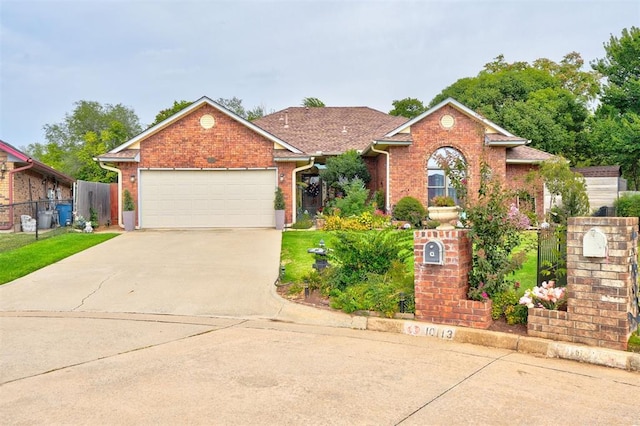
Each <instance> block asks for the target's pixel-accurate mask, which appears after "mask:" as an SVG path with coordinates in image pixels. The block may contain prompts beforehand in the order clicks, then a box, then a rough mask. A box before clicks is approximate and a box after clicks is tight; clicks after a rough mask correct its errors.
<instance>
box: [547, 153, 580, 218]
mask: <svg viewBox="0 0 640 426" xmlns="http://www.w3.org/2000/svg"><path fill="white" fill-rule="evenodd" d="M540 174H541V175H542V178H543V180H544V183H545V185H546V186H547V189H548V190H549V193H550V194H551V196H552V197H553V199H554V200H555V199H556V197H560V198H561V203H560V204H557V205H555V206H553V207H552V208H551V214H552V215H553V216H554V217H553V219H554V221H555V222H558V223H561V224H563V225H566V223H567V218H570V217H574V216H582V215H586V214H589V213H590V212H589V197H588V196H587V184H586V182H585V179H584V176H582V175H581V174H580V173H576V172H572V171H571V169H570V168H569V164H568V163H567V161H566V160H565V159H563V158H561V157H556V158H555V159H551V160H547V161H545V162H543V163H542V165H541V166H540Z"/></svg>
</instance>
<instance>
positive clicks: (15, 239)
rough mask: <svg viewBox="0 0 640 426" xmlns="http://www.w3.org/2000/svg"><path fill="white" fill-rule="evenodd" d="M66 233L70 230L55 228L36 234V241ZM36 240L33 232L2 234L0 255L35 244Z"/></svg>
mask: <svg viewBox="0 0 640 426" xmlns="http://www.w3.org/2000/svg"><path fill="white" fill-rule="evenodd" d="M68 232H70V228H56V229H51V230H47V231H46V232H43V231H40V232H38V240H46V239H47V238H51V237H56V236H58V235H61V234H66V233H68ZM38 240H36V234H35V233H34V232H31V233H25V232H19V233H11V234H9V233H7V234H5V233H2V234H0V253H4V252H5V251H9V250H15V249H17V248H19V247H22V246H26V245H28V244H32V243H35V242H36V241H38Z"/></svg>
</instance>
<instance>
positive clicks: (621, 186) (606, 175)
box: [571, 166, 627, 212]
mask: <svg viewBox="0 0 640 426" xmlns="http://www.w3.org/2000/svg"><path fill="white" fill-rule="evenodd" d="M571 170H572V171H574V172H577V173H580V174H581V175H582V176H584V180H585V182H586V184H587V196H588V197H589V206H590V207H591V210H593V211H596V212H597V211H598V210H599V209H601V208H602V207H613V203H614V202H615V201H616V200H617V199H618V197H619V193H620V192H621V191H626V190H627V181H626V179H624V178H622V172H621V171H620V166H593V167H574V168H572V169H571ZM609 210H611V209H609Z"/></svg>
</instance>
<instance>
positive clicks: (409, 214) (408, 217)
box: [393, 197, 426, 227]
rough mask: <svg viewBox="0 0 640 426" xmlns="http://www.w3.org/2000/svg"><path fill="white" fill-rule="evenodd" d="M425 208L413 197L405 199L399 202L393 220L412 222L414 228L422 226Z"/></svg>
mask: <svg viewBox="0 0 640 426" xmlns="http://www.w3.org/2000/svg"><path fill="white" fill-rule="evenodd" d="M425 213H426V211H425V209H424V206H423V205H422V203H421V202H420V201H418V200H417V199H416V198H413V197H404V198H401V199H400V201H398V204H396V206H395V208H394V209H393V218H394V219H396V220H404V221H407V222H410V223H411V224H412V225H413V226H414V227H418V226H420V223H421V222H422V218H424V216H425Z"/></svg>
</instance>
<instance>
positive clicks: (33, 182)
mask: <svg viewBox="0 0 640 426" xmlns="http://www.w3.org/2000/svg"><path fill="white" fill-rule="evenodd" d="M73 182H74V179H73V178H71V177H69V176H67V175H65V174H64V173H60V172H59V171H57V170H55V169H53V168H51V167H49V166H47V165H46V164H43V163H41V162H39V161H37V160H34V159H33V158H31V157H29V156H28V155H27V154H25V153H24V152H22V151H20V150H18V149H17V148H16V147H14V146H12V145H10V144H8V143H6V142H3V141H1V140H0V230H16V231H19V230H20V216H21V215H29V216H31V217H34V218H35V215H36V214H37V212H35V211H34V207H33V205H32V204H30V203H29V202H30V201H38V200H51V201H54V200H68V199H70V198H71V196H72V188H73ZM41 207H42V208H53V206H52V205H48V204H46V203H44V204H42V206H41Z"/></svg>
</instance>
